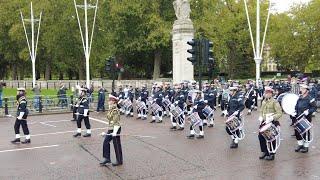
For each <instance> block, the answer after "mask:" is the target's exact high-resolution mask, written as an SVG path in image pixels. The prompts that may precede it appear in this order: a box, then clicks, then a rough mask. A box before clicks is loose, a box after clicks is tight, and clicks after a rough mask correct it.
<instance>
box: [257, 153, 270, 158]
mask: <svg viewBox="0 0 320 180" xmlns="http://www.w3.org/2000/svg"><path fill="white" fill-rule="evenodd" d="M266 156H268V153H265V152H263V153H262V154H261V156H259V159H264V158H265V157H266Z"/></svg>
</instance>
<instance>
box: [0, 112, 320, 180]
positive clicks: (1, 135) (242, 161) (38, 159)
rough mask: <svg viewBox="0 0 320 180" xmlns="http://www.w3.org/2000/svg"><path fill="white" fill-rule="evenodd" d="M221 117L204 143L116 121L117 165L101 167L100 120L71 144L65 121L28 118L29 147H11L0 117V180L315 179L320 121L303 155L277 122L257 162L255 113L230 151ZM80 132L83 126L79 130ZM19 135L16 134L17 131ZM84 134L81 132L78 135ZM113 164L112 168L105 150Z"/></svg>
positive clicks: (165, 128) (285, 125)
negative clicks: (275, 136)
mask: <svg viewBox="0 0 320 180" xmlns="http://www.w3.org/2000/svg"><path fill="white" fill-rule="evenodd" d="M220 113H221V111H220V110H218V111H217V112H216V115H215V127H213V128H208V127H206V128H205V138H204V139H193V140H190V139H187V138H186V136H187V135H188V133H189V130H188V125H187V124H186V128H185V130H184V131H170V130H169V128H170V127H171V123H170V119H169V118H164V122H163V123H161V124H157V123H154V124H150V123H149V121H150V119H151V118H150V117H149V119H148V120H145V121H143V120H136V119H135V118H127V117H124V116H122V117H121V123H122V135H123V136H121V141H122V148H123V155H124V164H123V165H122V166H118V167H112V166H108V167H100V166H99V161H100V160H102V143H103V137H101V136H100V135H99V134H100V133H101V132H103V131H105V130H106V129H107V125H106V124H105V122H104V119H105V115H104V113H91V114H90V117H91V125H92V130H93V131H92V137H90V138H84V137H79V138H74V137H73V136H72V135H73V134H74V133H75V130H76V123H75V122H71V121H70V119H71V117H72V114H55V115H44V116H32V117H30V118H29V120H28V121H29V122H28V123H29V129H30V131H31V135H32V136H31V140H32V142H31V144H27V145H24V144H19V145H13V144H11V143H10V140H12V139H13V138H14V131H13V124H14V120H15V119H14V118H0V127H1V131H0V160H1V163H0V179H10V180H11V179H31V180H37V179H41V180H42V179H68V180H69V179H86V180H87V179H112V180H113V179H129V180H131V179H132V180H135V179H151V180H153V179H165V180H171V179H172V180H178V179H179V180H180V179H183V180H184V179H218V180H221V179H237V180H239V179H244V180H248V179H320V166H319V161H320V142H319V141H318V139H319V134H320V133H319V131H318V129H319V121H317V120H318V119H319V115H318V114H317V115H316V117H315V118H313V125H314V126H313V129H314V141H313V142H312V143H311V145H310V148H309V153H306V154H302V153H296V152H294V148H295V147H296V140H295V138H294V137H291V134H293V128H292V127H290V126H289V124H290V120H289V116H288V115H283V116H282V118H281V120H280V122H281V139H282V141H281V145H280V148H279V149H278V151H277V155H276V159H275V160H274V161H265V160H259V158H258V157H259V155H260V148H259V141H258V137H257V136H258V133H257V132H258V112H257V111H255V112H253V114H252V115H250V116H248V115H244V119H245V132H246V137H245V139H244V140H242V141H240V143H239V148H238V149H230V148H229V145H230V142H231V140H230V137H229V136H228V135H227V133H226V132H225V123H224V122H225V118H223V117H220ZM84 129H85V127H84V124H83V130H84ZM21 133H22V131H21ZM84 133H85V132H83V134H84ZM111 152H112V154H111V157H112V161H115V156H114V151H113V146H112V145H111Z"/></svg>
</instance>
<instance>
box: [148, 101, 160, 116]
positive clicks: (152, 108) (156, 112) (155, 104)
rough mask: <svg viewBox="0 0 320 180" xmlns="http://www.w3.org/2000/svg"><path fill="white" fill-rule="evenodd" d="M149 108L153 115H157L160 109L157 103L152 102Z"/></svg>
mask: <svg viewBox="0 0 320 180" xmlns="http://www.w3.org/2000/svg"><path fill="white" fill-rule="evenodd" d="M150 110H151V112H153V114H154V115H157V114H158V112H159V111H161V110H162V109H161V107H160V106H159V105H158V104H157V103H153V104H152V105H151V106H150Z"/></svg>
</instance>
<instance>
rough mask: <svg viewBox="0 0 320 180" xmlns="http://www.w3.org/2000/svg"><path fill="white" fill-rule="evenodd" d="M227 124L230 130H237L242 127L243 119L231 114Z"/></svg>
mask: <svg viewBox="0 0 320 180" xmlns="http://www.w3.org/2000/svg"><path fill="white" fill-rule="evenodd" d="M226 125H227V127H228V128H229V130H230V132H235V131H236V130H238V129H240V127H241V121H240V119H239V118H237V117H236V116H230V117H229V118H228V119H227V121H226Z"/></svg>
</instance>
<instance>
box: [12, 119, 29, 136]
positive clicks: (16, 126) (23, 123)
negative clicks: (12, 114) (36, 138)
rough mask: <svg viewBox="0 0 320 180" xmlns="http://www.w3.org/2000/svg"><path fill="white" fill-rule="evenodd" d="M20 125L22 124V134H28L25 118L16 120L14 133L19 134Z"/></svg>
mask: <svg viewBox="0 0 320 180" xmlns="http://www.w3.org/2000/svg"><path fill="white" fill-rule="evenodd" d="M20 126H22V130H23V133H24V135H29V128H28V124H27V120H18V119H16V122H15V123H14V132H15V133H16V134H20Z"/></svg>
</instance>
